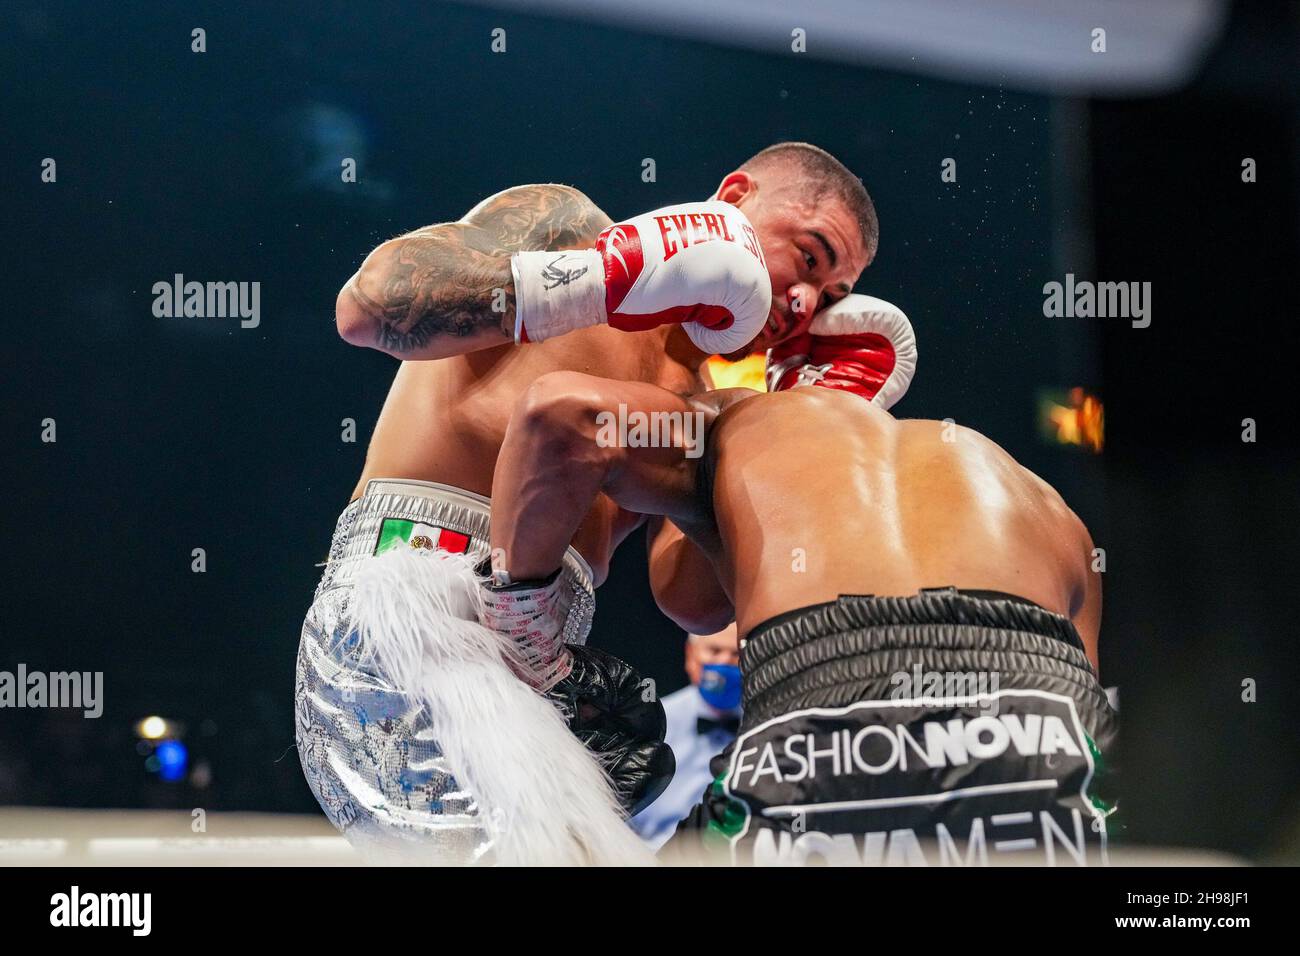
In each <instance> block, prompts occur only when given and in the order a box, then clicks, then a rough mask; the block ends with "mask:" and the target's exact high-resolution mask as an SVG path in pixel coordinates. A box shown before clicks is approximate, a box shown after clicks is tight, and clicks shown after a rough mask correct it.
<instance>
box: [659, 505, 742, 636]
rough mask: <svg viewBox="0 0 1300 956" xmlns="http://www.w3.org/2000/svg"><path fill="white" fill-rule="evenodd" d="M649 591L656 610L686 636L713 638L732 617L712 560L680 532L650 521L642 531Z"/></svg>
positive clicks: (733, 612) (733, 611)
mask: <svg viewBox="0 0 1300 956" xmlns="http://www.w3.org/2000/svg"><path fill="white" fill-rule="evenodd" d="M646 543H647V546H648V550H649V555H648V557H649V563H650V590H651V591H652V592H653V593H654V596H655V602H656V603H657V604H658V605H659V610H661V611H663V612H664V614H666V615H668V617H670V618H671V619H672V620H673V622H674V623H675V624H677V626H678V627H680V628H682V630H684V631H686V632H687V633H689V634H714V633H716V632H718V631H720V630H722V629H723V628H724V627H726V626H727V625H728V624H730V623H731V622H732V621H733V620H735V617H736V609H735V607H734V606H733V604H732V603H731V597H730V595H729V594H728V593H727V591H726V588H725V587H724V586H723V584H722V582H721V581H720V580H719V577H718V568H717V567H716V565H715V564H714V562H713V559H712V558H711V557H710V556H709V554H707V553H706V552H705V550H704V549H703V548H701V547H700V546H699V545H698V544H696V543H695V542H694V541H692V540H691V539H690V538H688V537H687V536H686V534H685V532H683V531H682V530H681V529H680V528H678V527H677V526H676V525H675V524H673V523H672V522H671V521H667V520H665V519H663V518H653V519H651V521H650V525H649V527H648V528H647V530H646Z"/></svg>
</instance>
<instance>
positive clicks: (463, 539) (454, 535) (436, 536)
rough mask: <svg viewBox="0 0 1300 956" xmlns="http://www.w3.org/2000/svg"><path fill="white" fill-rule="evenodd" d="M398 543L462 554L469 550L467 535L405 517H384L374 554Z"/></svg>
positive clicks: (427, 549) (380, 552)
mask: <svg viewBox="0 0 1300 956" xmlns="http://www.w3.org/2000/svg"><path fill="white" fill-rule="evenodd" d="M400 544H406V545H409V546H410V547H412V548H423V549H424V550H426V551H450V552H451V553H452V554H464V553H465V552H466V551H468V550H469V535H465V534H461V533H460V532H459V531H452V530H450V529H448V528H439V527H437V526H436V525H431V524H425V523H424V522H422V521H409V520H407V519H405V518H385V519H384V521H383V524H381V525H380V526H379V541H378V543H376V545H375V554H383V553H384V552H385V551H388V550H389V549H391V548H395V547H397V546H398V545H400Z"/></svg>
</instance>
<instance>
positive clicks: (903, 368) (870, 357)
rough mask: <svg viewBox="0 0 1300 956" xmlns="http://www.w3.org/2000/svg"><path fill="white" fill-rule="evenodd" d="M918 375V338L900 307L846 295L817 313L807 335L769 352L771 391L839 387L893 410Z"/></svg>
mask: <svg viewBox="0 0 1300 956" xmlns="http://www.w3.org/2000/svg"><path fill="white" fill-rule="evenodd" d="M915 372H916V335H915V333H914V332H913V331H912V323H911V322H909V321H908V320H907V316H906V315H904V314H903V311H902V310H901V309H900V308H898V306H896V305H891V304H890V303H888V302H886V301H885V300H884V299H877V298H876V297H875V296H870V295H857V294H852V295H846V296H845V297H844V298H843V299H841V300H840V301H839V302H836V303H835V304H834V305H832V306H830V307H829V308H826V309H824V310H823V311H821V312H819V313H817V315H816V317H815V318H814V319H813V320H812V324H811V325H809V326H808V331H807V332H805V333H803V334H802V335H796V336H795V337H793V338H792V339H789V340H788V341H785V342H781V343H780V344H779V345H777V346H776V347H775V348H771V349H769V350H768V352H767V390H768V391H769V392H780V391H784V390H785V389H787V388H796V387H798V386H800V385H818V386H821V387H822V388H838V389H843V390H845V391H849V392H853V393H854V394H856V395H861V396H862V397H863V398H866V399H868V400H869V401H872V402H875V403H876V404H877V405H879V406H880V407H881V408H886V409H887V408H890V407H891V406H892V405H893V404H894V403H895V402H897V401H898V400H899V399H900V398H902V397H903V395H904V394H906V392H907V387H908V386H909V385H911V384H912V376H913V374H915Z"/></svg>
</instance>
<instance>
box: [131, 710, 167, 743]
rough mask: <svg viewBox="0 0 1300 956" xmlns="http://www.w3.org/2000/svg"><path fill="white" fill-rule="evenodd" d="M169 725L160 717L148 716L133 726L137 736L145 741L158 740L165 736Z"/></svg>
mask: <svg viewBox="0 0 1300 956" xmlns="http://www.w3.org/2000/svg"><path fill="white" fill-rule="evenodd" d="M169 728H170V725H169V724H168V723H167V721H166V720H164V719H163V718H162V717H159V716H157V715H153V716H149V717H146V718H144V719H143V720H140V721H138V722H137V723H136V725H135V732H136V735H137V736H140V737H143V738H144V739H145V740H160V739H162V738H163V737H165V736H167V733H168V730H169Z"/></svg>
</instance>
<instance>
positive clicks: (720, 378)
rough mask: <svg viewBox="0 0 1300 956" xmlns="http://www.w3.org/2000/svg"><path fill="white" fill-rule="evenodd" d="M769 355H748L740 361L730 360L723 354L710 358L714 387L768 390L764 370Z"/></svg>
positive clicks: (710, 377) (709, 366) (710, 376)
mask: <svg viewBox="0 0 1300 956" xmlns="http://www.w3.org/2000/svg"><path fill="white" fill-rule="evenodd" d="M766 365H767V357H766V356H763V355H748V356H746V357H745V358H743V359H741V360H740V361H739V362H728V361H727V360H726V359H724V358H723V357H722V356H721V355H714V356H711V357H710V358H709V361H708V368H709V381H711V382H712V383H713V387H714V388H752V389H753V390H754V391H756V392H766V391H767V383H766V382H765V381H764V379H763V370H764V368H765V367H766Z"/></svg>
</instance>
